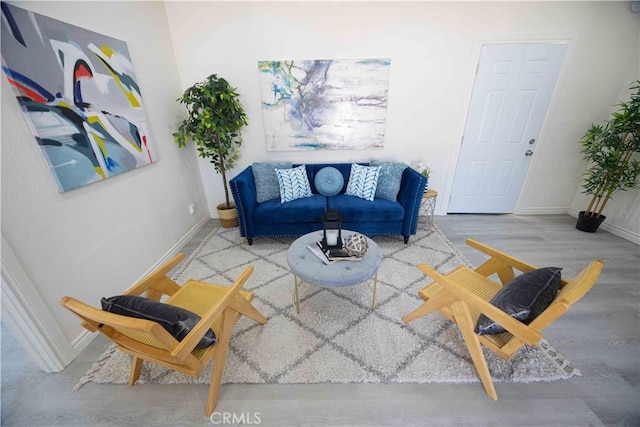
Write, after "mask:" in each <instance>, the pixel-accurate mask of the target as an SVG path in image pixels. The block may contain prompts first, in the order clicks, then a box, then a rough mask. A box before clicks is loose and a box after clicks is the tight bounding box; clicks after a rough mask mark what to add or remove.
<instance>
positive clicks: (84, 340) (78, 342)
mask: <svg viewBox="0 0 640 427" xmlns="http://www.w3.org/2000/svg"><path fill="white" fill-rule="evenodd" d="M210 220H211V217H209V216H203V217H202V218H201V219H200V220H199V221H198V223H197V224H196V225H194V226H193V227H192V228H191V230H189V231H188V232H187V234H185V235H184V236H183V237H182V238H181V239H180V240H178V242H177V243H176V244H175V245H173V246H172V247H171V249H169V250H168V251H167V252H166V253H165V254H164V255H163V256H162V257H161V258H160V259H159V260H158V261H156V263H155V264H154V265H153V266H152V267H151V268H149V270H148V271H146V272H145V273H144V274H143V275H142V276H140V278H138V280H136V281H135V282H134V283H137V282H138V281H139V280H140V279H142V278H143V277H145V276H147V275H148V274H149V273H151V272H152V271H153V270H155V269H156V268H158V267H159V266H161V265H162V264H164V263H165V262H167V261H169V260H170V259H171V258H173V257H174V256H176V255H177V254H178V252H180V249H181V248H182V247H184V245H186V244H187V242H188V241H189V240H191V239H192V238H193V237H194V236H195V235H196V234H197V233H198V231H200V229H202V227H204V225H205V224H206V223H207V222H209V221H210ZM132 285H133V283H132ZM97 336H98V334H94V333H92V332H89V331H88V330H86V329H85V330H84V331H82V332H81V333H80V335H78V336H77V337H76V339H75V340H73V342H72V343H71V347H72V348H73V350H74V351H75V352H76V354H80V352H81V351H82V350H84V349H85V348H87V346H88V345H89V344H90V343H91V341H93V339H94V338H95V337H97Z"/></svg>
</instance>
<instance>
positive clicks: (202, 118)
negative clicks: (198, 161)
mask: <svg viewBox="0 0 640 427" xmlns="http://www.w3.org/2000/svg"><path fill="white" fill-rule="evenodd" d="M238 96H239V94H238V93H237V92H236V88H234V87H231V85H230V84H229V83H228V82H227V81H226V80H225V79H223V78H221V77H218V76H217V75H216V74H212V75H210V76H209V77H207V78H206V79H205V80H204V81H202V82H200V83H196V84H195V85H193V86H191V87H190V88H188V89H187V90H185V91H184V93H183V94H182V96H181V97H180V98H178V99H177V101H178V102H179V103H181V104H184V106H185V107H186V108H187V118H186V119H185V120H184V121H183V122H182V124H181V125H180V127H179V128H178V131H177V132H176V133H174V134H173V136H174V138H175V141H176V143H177V144H178V146H179V147H184V146H185V145H186V143H187V141H188V140H189V139H191V140H193V142H194V143H195V144H196V149H197V151H198V155H199V156H200V157H202V158H206V159H209V161H210V162H211V163H212V164H213V167H214V168H215V170H216V172H218V173H219V174H221V175H222V182H223V185H224V195H225V203H224V206H223V205H222V204H221V205H219V206H218V210H219V211H220V210H222V209H235V206H234V205H233V204H232V203H231V200H230V198H229V185H228V183H227V175H226V171H227V170H229V169H231V168H233V166H234V163H235V162H236V160H238V157H239V148H240V146H241V145H242V136H241V134H240V130H241V129H242V128H243V127H244V126H246V125H247V115H246V114H245V112H244V108H243V107H242V104H241V103H240V100H239V99H238Z"/></svg>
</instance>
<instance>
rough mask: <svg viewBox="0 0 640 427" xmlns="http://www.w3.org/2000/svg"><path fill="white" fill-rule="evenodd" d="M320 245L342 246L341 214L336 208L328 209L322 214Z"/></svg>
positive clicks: (337, 247) (325, 247) (329, 247)
mask: <svg viewBox="0 0 640 427" xmlns="http://www.w3.org/2000/svg"><path fill="white" fill-rule="evenodd" d="M322 247H323V248H324V249H325V250H326V249H341V248H342V215H340V212H338V211H336V210H332V209H329V210H327V211H326V212H325V213H324V214H323V215H322Z"/></svg>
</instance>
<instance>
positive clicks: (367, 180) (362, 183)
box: [345, 163, 380, 201]
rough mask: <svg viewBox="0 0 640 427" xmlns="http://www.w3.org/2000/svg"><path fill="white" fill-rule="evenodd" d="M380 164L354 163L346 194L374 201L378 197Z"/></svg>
mask: <svg viewBox="0 0 640 427" xmlns="http://www.w3.org/2000/svg"><path fill="white" fill-rule="evenodd" d="M379 175H380V166H361V165H359V164H356V163H353V164H352V165H351V173H350V174H349V183H348V184H347V190H346V191H345V194H348V195H350V196H356V197H360V198H362V199H365V200H369V201H372V200H373V199H374V198H375V197H376V187H377V186H378V176H379Z"/></svg>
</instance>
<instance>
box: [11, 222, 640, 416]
mask: <svg viewBox="0 0 640 427" xmlns="http://www.w3.org/2000/svg"><path fill="white" fill-rule="evenodd" d="M435 223H436V224H437V225H438V226H439V227H440V228H441V229H442V231H443V232H444V234H445V235H446V236H447V237H448V238H449V239H450V240H451V241H452V242H453V243H454V244H455V245H456V246H457V247H458V248H459V249H460V251H461V252H462V253H463V254H464V255H465V256H467V257H468V258H469V260H470V261H471V262H472V263H473V264H475V265H477V264H479V263H480V262H482V260H483V257H482V256H481V255H478V253H476V252H475V251H474V250H473V249H471V248H468V247H467V246H466V245H465V244H464V240H465V238H467V237H473V238H475V239H477V240H479V241H481V242H484V243H487V244H490V245H492V246H495V247H497V248H499V249H501V250H503V251H505V252H507V253H510V254H513V255H515V256H517V257H521V258H523V259H525V260H527V261H529V262H531V263H533V264H535V265H538V266H541V267H542V266H561V267H564V270H563V275H564V276H566V277H568V276H572V275H573V274H575V273H576V272H577V271H579V270H580V269H581V268H582V267H583V266H584V265H586V264H587V263H588V262H589V261H590V260H592V259H596V258H599V259H602V260H603V261H604V263H605V268H604V271H603V273H602V276H601V278H600V280H599V281H598V283H597V284H596V285H595V287H594V288H593V289H592V290H591V292H590V293H589V294H587V295H586V296H585V297H584V299H582V300H581V301H580V302H578V303H577V304H576V305H575V306H574V307H572V309H571V310H570V311H569V313H567V314H566V315H565V316H564V317H562V318H561V319H560V320H558V321H557V322H556V323H555V324H554V325H552V326H551V327H550V328H549V329H548V330H547V331H545V332H546V334H545V336H546V338H547V339H548V340H549V341H550V342H551V343H552V345H553V346H554V347H555V348H556V349H557V350H558V351H560V352H561V353H562V354H563V355H564V356H565V357H566V358H567V359H569V360H570V361H572V362H573V364H574V366H576V367H577V368H578V369H579V370H580V371H581V373H582V376H580V377H573V378H571V379H570V380H568V381H555V382H550V383H530V384H524V383H520V384H502V383H498V384H496V389H497V391H498V395H499V400H498V401H497V402H494V401H492V400H491V399H489V398H488V397H487V396H486V395H485V393H484V391H483V389H482V386H481V385H480V384H479V383H474V384H447V385H439V384H427V385H418V384H379V385H364V384H316V385H241V384H239V385H223V386H222V389H221V396H220V401H219V403H218V407H217V413H216V414H214V418H213V422H212V421H211V420H209V419H208V418H207V417H205V416H204V408H205V402H206V397H207V392H208V389H207V387H206V386H194V385H171V386H161V385H152V384H147V385H136V386H134V387H128V386H126V385H98V384H92V383H90V384H87V385H85V386H84V387H83V388H82V389H80V390H79V391H78V392H72V391H71V389H72V387H73V386H74V385H75V384H76V383H77V382H78V379H79V378H80V377H81V376H82V375H83V374H84V373H85V372H86V370H87V369H88V368H90V367H91V365H92V364H93V363H94V362H95V361H96V360H97V357H98V356H99V355H100V354H101V353H102V352H103V350H104V348H105V346H106V345H107V341H106V340H105V339H103V338H102V337H98V338H96V339H95V340H94V341H93V343H92V344H91V345H90V346H89V347H88V348H87V349H86V350H85V351H84V352H82V354H80V355H79V356H78V358H77V359H76V360H75V361H74V362H73V363H71V365H69V366H68V367H67V368H66V369H65V370H64V371H63V372H60V373H56V374H45V373H42V372H40V371H39V370H38V369H37V368H36V367H35V365H34V364H32V363H24V360H25V358H26V355H25V354H24V353H23V352H21V350H20V349H17V348H16V347H15V346H16V345H17V344H16V342H15V341H14V340H12V339H11V338H10V337H6V336H5V334H4V332H3V335H2V390H1V391H2V416H1V421H2V425H3V426H4V425H6V426H18V425H19V426H38V425H41V426H88V425H91V426H101V425H104V426H124V425H135V426H151V425H163V426H165V425H166V426H178V425H185V426H196V425H203V426H205V425H212V424H214V425H215V424H220V425H232V421H234V419H233V418H232V417H233V416H234V414H235V421H236V423H235V424H240V423H238V422H237V421H244V423H245V424H255V425H265V426H297V425H306V426H312V425H318V426H325V425H326V426H448V425H455V426H461V425H473V426H484V425H494V426H495V425H497V426H523V425H526V426H542V425H553V426H573V425H575V426H587V425H589V426H590V425H631V426H638V425H640V340H639V338H640V327H639V326H640V322H639V314H640V313H639V311H640V247H639V246H638V245H635V244H633V243H631V242H628V241H626V240H623V239H621V238H619V237H617V236H615V235H612V234H610V233H607V232H604V231H599V232H597V233H594V234H589V233H583V232H580V231H578V230H576V229H575V228H574V225H575V219H574V218H572V217H570V216H564V215H542V216H513V215H448V216H443V217H435ZM215 225H216V224H215V222H214V221H211V222H210V223H208V224H207V226H206V227H205V228H204V229H203V230H201V231H200V232H199V233H198V236H196V237H195V238H194V239H193V240H192V241H191V242H190V243H189V244H188V245H187V247H185V252H187V253H189V252H191V251H193V249H194V248H195V247H196V246H197V245H198V243H199V241H200V240H202V239H203V238H204V237H205V236H206V235H207V234H208V232H209V231H210V229H211V228H212V227H213V226H215ZM286 291H287V292H289V291H290V290H286ZM225 414H228V415H226V416H227V417H229V418H228V419H227V421H228V422H224V421H225V419H224V417H225Z"/></svg>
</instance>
